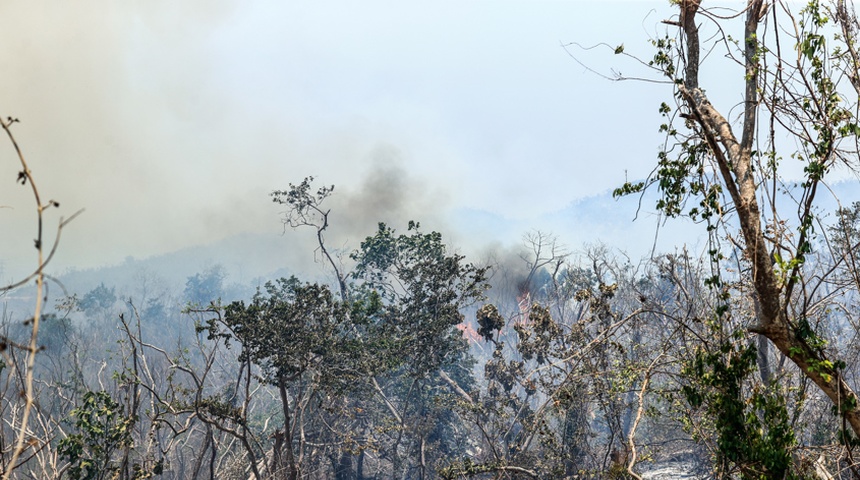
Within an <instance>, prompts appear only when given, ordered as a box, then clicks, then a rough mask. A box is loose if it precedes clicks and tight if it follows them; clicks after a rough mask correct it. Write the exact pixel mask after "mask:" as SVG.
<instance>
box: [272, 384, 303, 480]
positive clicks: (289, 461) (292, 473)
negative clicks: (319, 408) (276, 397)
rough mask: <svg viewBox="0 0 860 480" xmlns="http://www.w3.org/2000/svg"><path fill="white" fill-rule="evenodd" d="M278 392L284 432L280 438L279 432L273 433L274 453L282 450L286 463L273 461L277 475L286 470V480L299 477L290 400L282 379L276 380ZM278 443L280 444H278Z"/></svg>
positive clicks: (277, 454) (276, 454)
mask: <svg viewBox="0 0 860 480" xmlns="http://www.w3.org/2000/svg"><path fill="white" fill-rule="evenodd" d="M278 393H280V395H281V407H282V408H283V412H284V432H283V437H280V438H279V437H278V435H279V433H276V434H275V435H276V437H275V448H274V455H275V456H276V458H277V457H278V456H280V455H281V452H283V453H284V457H285V459H286V465H282V461H275V462H273V463H274V465H275V470H276V471H278V472H279V473H278V474H277V475H278V476H280V475H281V473H280V472H282V471H284V470H286V475H285V476H284V478H286V479H287V480H296V479H297V478H298V477H299V471H298V468H297V467H296V458H295V455H293V430H292V428H291V425H290V423H291V420H290V417H291V416H290V401H289V398H288V397H287V385H286V383H285V382H284V381H283V379H279V380H278ZM279 443H280V444H281V445H279ZM279 447H280V448H279Z"/></svg>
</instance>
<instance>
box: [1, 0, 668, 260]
mask: <svg viewBox="0 0 860 480" xmlns="http://www.w3.org/2000/svg"><path fill="white" fill-rule="evenodd" d="M652 9H656V10H652ZM670 14H671V11H670V9H669V2H668V1H659V2H647V1H636V2H633V1H631V2H613V1H591V2H587V1H572V0H568V1H555V2H551V1H501V0H493V1H489V0H485V1H477V0H472V1H470V0H458V1H433V2H408V1H402V0H400V1H387V2H384V1H375V0H372V1H361V2H357V1H352V0H350V1H346V0H344V1H327V0H316V1H313V2H298V1H242V2H239V1H232V0H216V1H213V0H206V1H202V0H199V1H198V0H194V1H192V0H183V1H181V2H177V1H174V0H163V1H154V0H147V1H134V0H128V1H122V2H116V1H106V0H82V1H77V2H56V1H42V0H36V1H28V2H3V3H2V4H0V29H2V31H3V32H4V42H3V47H2V48H0V65H2V72H3V75H2V77H0V115H2V116H3V117H6V116H10V115H11V116H14V117H17V118H19V119H20V120H21V123H20V124H16V125H15V127H14V132H15V134H16V136H17V138H18V140H19V142H20V144H21V146H22V148H23V150H24V152H25V155H26V157H27V159H28V161H29V162H30V166H31V170H32V171H33V174H34V176H35V178H36V180H37V181H38V186H39V188H40V189H41V192H42V195H43V196H44V197H46V198H54V199H56V200H58V201H60V203H61V209H60V210H59V211H49V212H48V213H49V215H47V221H48V223H49V224H50V225H54V224H56V222H57V220H58V215H59V214H62V215H69V214H71V213H73V212H74V211H76V210H78V209H80V208H86V212H85V213H84V214H83V215H82V216H81V217H80V218H79V219H77V220H76V221H75V222H74V223H73V224H71V225H69V227H68V229H67V230H66V231H65V232H64V240H63V244H62V246H61V253H60V257H59V259H58V262H57V265H58V266H69V265H78V266H83V267H87V266H95V265H102V264H109V263H116V262H119V261H121V260H122V259H123V258H124V257H125V256H127V255H134V256H137V257H144V256H147V255H152V254H158V253H163V252H168V251H172V250H176V249H178V248H181V247H186V246H191V245H197V244H204V243H208V242H211V241H214V240H218V239H221V238H224V237H226V236H230V235H233V234H236V233H240V232H265V231H271V232H280V228H281V227H280V225H279V223H278V219H277V212H278V208H277V206H274V205H271V204H270V200H269V198H268V194H269V192H271V191H272V190H274V189H279V188H286V186H287V184H288V183H289V182H293V183H297V182H299V181H301V179H302V178H303V177H305V176H307V175H314V176H316V177H317V178H318V179H319V180H320V181H321V182H322V183H326V184H336V185H337V190H336V191H337V192H338V193H339V194H340V195H341V197H340V203H339V204H338V205H340V206H341V208H343V209H345V211H346V212H349V215H343V216H345V217H346V216H351V215H353V214H355V215H360V216H361V218H366V219H367V220H368V221H370V222H373V221H375V218H374V217H375V215H374V212H373V210H374V209H375V208H379V209H381V210H386V211H395V210H396V211H397V212H400V213H403V212H406V213H403V215H408V216H409V217H414V218H416V219H418V220H423V219H430V220H431V221H434V222H438V223H439V224H444V223H445V222H448V221H449V220H448V219H450V218H452V217H457V215H459V216H460V217H461V218H463V212H471V213H469V214H468V215H466V216H465V218H471V217H470V215H474V214H475V212H477V213H479V214H487V215H490V216H497V217H498V218H501V219H505V220H510V221H511V222H516V224H517V225H530V222H531V221H532V220H534V221H535V222H538V219H541V218H549V217H551V216H552V215H553V214H554V212H559V211H561V210H563V209H565V208H566V207H569V206H570V205H572V204H575V203H576V202H578V201H581V199H583V198H585V197H589V196H593V195H596V194H601V193H605V192H606V191H607V190H608V189H611V188H613V187H615V186H617V185H619V184H620V183H621V182H623V181H624V180H625V177H629V178H631V179H636V178H641V177H644V176H645V175H646V174H647V173H648V171H650V169H651V168H652V167H653V164H654V159H655V154H656V151H657V148H658V146H659V144H660V141H661V138H660V135H659V134H658V133H657V125H658V124H659V116H658V114H657V108H658V106H659V105H660V102H662V101H664V100H669V99H670V98H671V92H670V90H669V88H668V87H666V86H659V85H653V84H648V83H642V82H610V81H607V80H604V79H602V78H600V77H598V76H597V75H594V74H592V73H589V72H587V71H586V70H585V69H584V68H583V66H581V65H580V64H578V63H577V62H576V61H574V60H573V59H572V58H571V57H570V56H569V54H568V52H570V53H573V54H575V55H576V56H577V57H578V58H579V59H580V60H582V61H583V62H585V63H586V64H588V65H589V66H592V67H594V68H595V69H596V70H599V71H601V72H604V73H606V74H609V73H610V71H611V69H615V70H619V71H621V72H622V73H625V74H646V73H647V72H645V71H644V70H643V69H642V68H641V67H638V66H637V65H636V64H635V62H633V61H631V60H630V59H627V58H624V57H623V56H616V55H613V54H612V50H611V48H601V49H596V50H591V51H584V50H582V49H579V48H577V47H568V49H567V50H566V49H565V48H562V46H561V45H562V44H567V43H570V42H579V43H581V44H583V45H592V44H596V43H599V42H606V43H607V44H609V45H610V46H612V47H614V46H615V45H618V44H621V43H623V44H624V45H625V51H627V52H633V53H638V54H640V55H641V56H642V57H648V56H649V55H651V54H653V52H652V51H651V49H650V46H649V45H648V39H649V37H650V36H654V35H655V33H660V32H663V31H664V30H665V26H663V25H661V24H660V20H662V19H663V18H668V16H669V15H670ZM18 169H19V166H18V164H17V163H16V162H15V157H14V156H13V153H12V150H11V148H9V146H8V144H7V143H6V142H5V141H0V181H2V183H0V206H4V207H10V208H0V229H2V230H0V231H2V235H0V252H2V254H0V258H2V260H3V266H4V268H5V272H6V274H8V272H12V271H16V270H15V269H17V268H19V267H20V266H21V265H22V262H25V261H26V262H31V261H32V260H30V258H31V255H33V254H34V252H33V249H32V238H33V236H34V221H33V215H32V208H31V203H32V201H31V200H30V198H29V197H27V193H28V191H27V190H26V189H24V188H22V187H21V186H20V185H17V186H16V185H15V184H14V179H15V175H16V172H17V170H18ZM632 205H633V204H631V203H630V202H628V203H626V204H624V205H623V206H621V207H619V216H620V217H623V218H625V219H632V216H633V212H632V211H631V206H632ZM350 208H352V210H350ZM458 212H459V213H458ZM371 225H372V223H371ZM536 226H539V225H536ZM51 230H52V229H49V231H51ZM51 235H52V233H51ZM604 240H606V241H611V240H612V239H611V238H607V239H604Z"/></svg>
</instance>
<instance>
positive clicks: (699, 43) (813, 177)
mask: <svg viewBox="0 0 860 480" xmlns="http://www.w3.org/2000/svg"><path fill="white" fill-rule="evenodd" d="M672 3H673V5H674V8H676V9H677V10H676V12H677V13H676V14H674V15H673V16H672V17H671V18H668V19H666V20H663V22H662V23H663V24H665V25H666V34H665V36H662V37H658V38H654V39H653V40H652V43H653V45H654V47H655V49H656V53H655V54H654V56H653V58H650V59H648V60H646V61H645V63H646V64H647V65H648V66H649V67H650V68H653V69H654V70H655V71H657V72H658V73H659V75H661V76H662V78H663V79H664V80H665V82H666V84H667V85H669V86H670V88H671V89H672V93H673V102H667V103H663V104H662V105H661V107H660V113H661V114H662V115H663V117H664V118H665V121H664V123H663V124H662V125H661V126H660V130H661V131H662V132H665V133H666V136H667V140H666V143H665V146H664V148H663V149H662V150H661V151H660V152H659V155H658V162H657V165H656V167H655V169H654V170H653V171H652V173H651V175H650V176H649V177H648V179H647V180H646V181H644V182H640V183H626V184H624V185H623V186H622V187H621V188H619V189H617V190H616V194H617V195H623V194H631V193H637V192H642V191H643V190H645V189H647V188H649V187H653V188H656V189H657V190H658V191H659V194H660V195H659V200H658V202H657V208H658V209H659V210H660V211H661V212H662V213H663V214H665V215H667V216H673V217H676V216H687V217H690V218H692V219H694V220H696V221H699V222H702V223H704V224H706V225H707V231H708V232H709V234H710V237H711V241H712V245H713V248H711V250H710V252H709V254H710V256H711V260H712V262H713V264H714V265H715V272H716V273H715V276H714V278H712V279H711V280H710V283H711V285H713V286H714V288H716V289H717V290H718V291H721V292H722V293H723V294H724V298H725V300H726V304H725V305H724V306H722V307H718V309H717V310H718V311H717V314H718V316H720V315H724V314H726V313H727V312H729V310H730V308H731V305H730V303H731V302H730V301H729V299H730V295H734V294H735V293H736V292H737V290H736V291H735V292H729V289H730V288H729V287H728V286H727V285H726V283H727V282H726V281H725V274H724V272H725V270H724V268H721V266H722V265H724V264H725V261H726V258H727V257H728V256H729V255H734V256H735V259H736V263H737V264H739V265H741V268H740V269H739V273H738V275H737V276H738V277H739V278H734V279H732V280H731V281H732V282H735V280H738V279H739V280H741V281H745V282H746V283H747V285H749V289H748V295H749V298H751V300H752V304H753V305H754V308H753V309H752V312H751V313H749V314H747V313H744V315H748V321H747V327H746V329H747V331H748V332H749V333H750V334H757V335H759V336H760V338H761V339H762V342H761V343H760V345H759V350H760V351H761V350H766V349H767V348H769V345H773V346H774V347H776V349H777V350H778V351H779V352H780V353H781V355H783V356H784V358H786V359H789V360H790V361H791V362H793V363H794V364H795V365H796V366H797V367H798V370H799V372H800V373H801V375H803V376H805V377H806V378H807V379H808V380H810V381H812V382H814V384H815V385H816V386H817V387H818V388H819V389H820V390H821V392H823V393H824V394H825V395H826V396H827V397H828V398H829V399H830V401H832V403H833V405H834V407H835V411H836V412H837V413H838V415H840V416H841V418H842V419H843V421H844V426H845V430H846V431H845V433H846V434H848V433H850V432H853V436H854V437H858V436H860V409H858V402H857V394H856V393H855V391H854V388H853V387H852V385H855V382H854V380H853V379H851V378H847V376H846V375H845V370H844V368H843V367H844V365H845V363H844V361H843V359H840V358H839V357H838V355H839V352H838V351H834V349H833V348H828V345H830V346H831V347H832V345H833V344H832V342H830V340H832V339H828V338H826V334H825V333H824V330H823V329H821V328H816V325H815V324H814V322H813V321H812V315H813V314H814V313H815V312H813V310H812V309H813V307H814V305H815V303H816V302H815V300H816V298H817V297H816V295H818V294H819V293H820V292H821V289H822V288H823V287H822V285H824V284H825V282H826V281H827V275H826V272H825V274H824V275H811V274H810V265H809V264H810V263H811V260H812V259H813V256H814V255H815V254H816V252H815V251H814V250H815V248H816V247H817V246H818V245H821V242H820V241H819V240H820V238H819V237H818V236H817V235H820V234H821V233H822V231H823V230H825V228H823V225H822V223H823V220H822V218H821V215H820V210H818V205H820V203H821V197H822V196H823V195H824V194H827V192H828V184H827V181H828V180H829V179H830V178H831V176H832V174H833V172H834V171H838V170H839V169H846V168H847V169H853V168H856V165H857V162H856V160H857V152H858V135H860V126H858V123H860V120H858V101H857V98H858V93H860V77H858V66H860V57H858V52H857V45H856V42H857V38H858V37H857V32H858V21H857V18H856V16H855V15H854V12H853V8H852V7H851V6H850V5H846V2H845V1H844V0H834V1H829V2H824V1H819V0H812V1H810V2H808V4H806V5H804V6H802V8H798V6H797V4H792V3H790V2H783V1H772V2H767V1H765V0H749V1H747V2H746V4H745V8H743V9H742V10H740V11H730V10H728V9H726V8H725V6H724V5H723V6H721V5H709V4H708V3H709V2H702V1H701V0H677V1H673V2H672ZM738 35H741V36H739V37H738ZM615 53H620V54H624V51H623V48H622V47H619V48H617V49H615ZM710 63H713V64H714V66H716V67H718V69H717V70H706V69H705V67H706V66H709V64H710ZM714 71H718V72H720V73H719V76H715V75H713V74H709V73H707V72H714ZM733 81H734V82H736V84H737V86H738V88H740V89H742V90H743V95H742V100H741V101H740V102H738V103H737V104H721V103H720V101H719V100H717V95H715V94H714V92H720V91H721V90H724V89H725V86H726V85H727V84H731V82H733ZM712 97H713V98H712ZM799 166H802V173H800V171H801V169H800V168H798V167H799ZM798 177H800V178H798ZM727 252H731V254H728V253H727ZM839 260H840V259H838V258H837V259H836V261H837V262H838V261H839ZM721 271H722V272H723V273H722V274H720V272H721ZM765 339H766V340H765ZM762 358H763V359H764V360H763V361H762V362H760V363H759V367H760V369H761V370H762V378H764V379H769V378H771V377H770V376H769V375H768V374H769V369H770V366H769V365H768V364H767V361H766V356H763V357H762ZM849 430H850V431H849Z"/></svg>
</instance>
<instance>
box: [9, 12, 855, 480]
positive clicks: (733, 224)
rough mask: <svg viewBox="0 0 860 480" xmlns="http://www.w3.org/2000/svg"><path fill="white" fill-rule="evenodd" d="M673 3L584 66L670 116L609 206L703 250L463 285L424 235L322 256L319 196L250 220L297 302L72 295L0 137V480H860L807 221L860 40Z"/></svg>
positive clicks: (837, 295)
mask: <svg viewBox="0 0 860 480" xmlns="http://www.w3.org/2000/svg"><path fill="white" fill-rule="evenodd" d="M671 3H672V5H673V6H674V8H675V15H673V16H672V17H671V18H666V19H660V21H658V23H659V28H660V29H661V30H659V32H660V33H659V34H658V35H655V36H653V37H652V38H651V39H650V40H649V46H650V50H649V51H650V52H651V53H650V54H649V56H648V57H640V56H638V55H637V54H633V53H629V52H628V50H629V47H625V46H624V45H617V46H615V45H613V46H610V45H608V44H600V45H598V46H597V47H596V48H603V49H604V50H605V51H606V53H607V54H608V55H614V56H616V57H613V58H619V59H621V60H627V61H632V62H634V63H635V64H636V65H637V66H638V67H639V68H640V69H641V70H642V72H643V73H642V75H636V76H631V77H627V76H623V75H622V74H620V73H613V74H611V75H609V76H607V79H608V80H617V81H621V80H629V81H646V82H653V83H656V84H659V85H660V86H661V87H662V88H663V93H664V98H662V99H656V100H655V110H657V111H658V112H659V114H660V116H661V118H662V120H661V122H662V123H661V124H659V125H655V126H654V128H656V129H658V130H659V131H660V132H661V133H662V134H664V135H665V142H664V143H663V145H662V146H661V147H660V149H659V150H658V151H657V152H656V161H655V162H654V165H655V166H654V169H653V171H652V173H651V174H650V175H649V176H648V177H647V178H645V179H643V180H634V181H628V182H625V183H623V184H621V185H619V186H618V188H617V189H615V191H614V193H613V195H614V196H616V197H627V196H632V197H634V198H636V197H637V196H638V198H639V200H640V206H639V208H640V209H647V210H649V211H657V212H659V214H660V221H661V222H667V221H668V222H686V224H687V225H689V227H690V228H694V229H699V230H700V231H701V232H702V235H703V238H705V239H706V240H705V242H706V245H707V247H706V248H704V249H700V250H701V251H699V250H694V249H692V248H690V247H688V246H685V245H678V246H677V247H676V248H675V249H674V250H672V251H668V252H657V251H655V252H653V253H652V254H651V255H650V256H648V257H646V258H643V259H641V260H639V259H634V258H631V257H630V256H628V255H626V254H625V253H624V252H622V251H619V250H617V249H615V248H613V246H612V244H611V239H607V243H606V244H604V245H585V246H570V245H567V244H566V243H565V242H564V239H561V238H557V237H556V236H555V235H553V234H551V233H548V232H541V231H531V232H528V233H526V234H525V235H524V237H523V242H522V245H520V246H519V248H517V249H513V250H511V251H510V252H501V253H499V252H496V253H497V254H496V255H485V256H483V257H480V258H467V257H466V256H465V255H463V254H461V253H460V250H458V248H457V246H456V245H452V244H449V243H447V239H446V237H444V236H443V235H442V234H441V233H439V232H437V231H433V230H432V229H426V228H425V227H424V226H422V224H421V219H420V218H416V219H413V220H411V221H408V222H405V224H403V225H394V224H386V223H379V224H378V226H377V228H376V229H375V230H371V231H368V232H366V234H365V235H364V239H363V240H361V241H358V242H356V243H354V244H348V245H340V244H338V245H332V244H331V243H329V242H328V241H327V236H328V235H329V234H330V233H331V232H332V231H333V230H335V229H336V228H337V225H336V224H335V223H334V222H333V218H334V217H333V216H332V210H331V208H332V207H331V205H332V199H333V198H336V196H337V195H338V190H337V189H336V188H335V186H332V185H329V184H326V183H324V181H325V178H324V177H325V176H324V173H322V174H320V175H319V178H313V177H307V178H304V179H294V180H293V182H294V183H290V181H289V179H287V180H286V181H285V185H286V186H285V187H282V188H283V189H279V190H274V191H272V192H271V195H270V198H269V200H270V201H273V202H274V203H275V204H277V205H278V206H279V208H280V210H281V214H280V215H281V216H280V218H272V221H273V222H277V221H279V220H280V221H281V222H282V223H283V226H284V231H285V235H291V236H292V235H295V236H303V237H305V238H310V239H312V243H313V246H312V247H311V248H312V250H313V255H314V257H315V259H316V261H317V266H318V269H319V271H318V273H316V274H314V273H303V274H297V275H290V274H287V275H284V276H282V277H279V278H271V279H265V280H263V281H257V282H254V283H253V284H242V285H240V284H236V283H233V284H229V283H228V281H229V279H228V277H227V275H226V273H225V270H224V268H223V267H221V266H220V265H217V264H216V265H213V266H211V267H210V268H207V269H204V270H202V271H200V272H197V273H195V274H193V275H190V276H188V277H187V278H186V279H185V282H184V286H183V288H182V289H181V291H177V290H171V289H169V288H166V287H165V286H164V284H162V283H160V282H158V281H157V280H156V279H154V278H153V277H151V276H147V275H146V274H140V275H139V276H137V277H135V280H134V285H133V288H122V287H121V288H118V286H117V285H114V284H112V283H110V282H101V283H100V284H99V285H98V286H96V287H95V288H91V289H89V290H87V291H86V292H73V291H69V290H68V289H66V286H65V285H64V284H63V282H62V281H61V279H60V278H56V277H54V276H52V275H51V271H50V267H51V259H52V258H53V257H54V255H57V254H59V253H58V252H61V251H62V247H63V241H62V233H63V231H64V230H67V229H71V228H75V226H76V223H75V222H74V220H75V219H76V217H77V216H78V215H79V214H80V212H73V213H72V214H71V215H68V214H67V213H66V215H68V216H66V217H59V216H55V214H56V213H57V212H58V211H59V212H62V208H61V204H60V201H56V200H47V199H46V198H47V197H45V196H44V192H42V191H41V190H40V189H39V188H38V185H39V181H40V179H41V178H43V177H46V176H50V174H51V172H50V169H47V168H40V167H37V166H35V165H31V163H29V162H30V161H31V160H30V159H26V157H25V154H24V152H25V151H26V145H19V144H18V143H17V141H16V137H15V134H14V133H15V132H16V131H18V129H20V128H25V127H24V126H22V125H20V124H19V122H18V119H17V118H14V117H7V118H6V119H5V120H0V126H2V129H3V131H4V133H5V135H6V137H7V140H8V143H9V145H11V151H12V156H8V155H7V160H6V161H9V159H10V158H12V159H14V161H16V162H18V163H19V164H20V173H19V175H18V177H17V179H16V181H17V184H18V185H17V187H18V188H26V189H28V190H29V191H31V192H32V198H33V204H32V207H31V208H32V211H33V217H34V232H35V233H34V247H35V251H36V254H37V255H36V258H35V261H34V266H33V271H32V274H30V275H28V276H26V277H24V278H21V279H18V280H16V281H15V282H13V283H11V284H9V285H7V286H4V287H2V290H0V295H2V296H3V297H0V299H5V301H6V303H5V304H6V305H7V306H8V305H9V304H11V303H13V302H12V300H13V299H14V301H15V302H18V303H15V305H16V309H13V310H9V309H5V310H4V313H3V322H2V332H0V354H2V357H3V362H2V363H0V373H2V374H3V375H2V376H0V418H2V424H0V429H2V430H0V472H2V478H3V479H4V480H5V479H9V478H34V479H44V478H55V479H66V478H68V479H75V480H78V479H146V478H166V479H257V480H263V479H289V480H295V479H323V478H326V479H327V478H333V479H343V480H347V479H360V480H366V479H388V478H398V479H424V478H443V479H460V478H487V479H489V478H498V479H503V478H510V479H514V478H516V479H521V478H558V479H585V478H595V479H597V478H615V479H622V478H635V479H640V480H641V479H642V478H654V477H652V476H649V472H651V471H653V470H655V469H656V468H659V467H661V466H666V465H675V466H676V467H675V468H676V469H675V470H674V472H675V474H676V475H680V474H681V470H680V469H679V468H681V467H677V466H678V465H680V466H682V467H683V469H684V470H685V473H688V474H696V475H699V476H701V477H703V478H737V479H744V480H753V479H755V480H758V479H837V478H839V479H847V478H860V458H857V456H858V455H860V451H858V449H857V447H858V445H860V405H858V398H857V393H856V392H857V390H858V388H860V385H858V368H860V335H858V333H860V322H858V309H860V251H858V248H860V201H855V199H841V200H840V199H836V202H837V203H838V205H840V206H839V207H838V208H836V209H835V210H832V211H824V210H822V209H821V208H820V205H821V204H822V203H824V202H823V200H822V197H827V196H831V195H832V190H831V188H830V185H829V184H828V181H829V179H830V175H833V174H834V173H836V172H845V171H848V172H856V169H857V168H858V158H860V157H858V154H860V152H858V151H860V148H858V147H860V143H858V142H860V119H858V117H860V110H858V109H860V101H858V98H860V73H858V72H860V55H858V46H857V40H858V31H860V22H858V19H857V17H856V16H855V13H854V10H853V6H852V5H851V4H849V3H847V2H845V1H844V0H842V1H840V0H832V1H818V0H812V1H810V2H808V3H806V4H803V5H799V4H794V3H788V2H780V1H774V2H766V1H763V0H748V1H747V2H746V3H745V4H744V6H743V8H733V9H727V8H725V7H724V6H714V7H711V6H710V5H709V2H702V1H700V0H680V1H672V2H671ZM735 7H737V5H735ZM565 48H566V49H568V52H569V53H570V54H571V55H572V56H574V58H577V55H578V54H579V52H580V50H578V48H580V47H579V46H578V45H567V46H566V47H565ZM584 49H585V50H591V48H590V47H585V48H584ZM718 57H719V58H718ZM712 62H713V63H714V64H715V65H716V66H717V67H719V68H720V69H723V68H725V70H726V72H729V73H726V72H723V73H720V74H714V73H713V71H711V70H709V69H708V67H709V66H710V65H711V63H712ZM722 82H729V83H731V84H732V85H736V86H737V89H738V90H737V98H740V99H741V100H739V101H737V102H736V103H735V104H727V105H723V104H722V103H721V102H719V101H716V100H713V99H712V98H711V97H709V94H710V92H711V91H713V90H716V89H718V88H723V87H724V85H722ZM711 85H713V87H711ZM709 89H711V90H709ZM632 127H636V128H640V127H639V126H632ZM625 128H631V126H630V125H626V126H625ZM607 134H608V135H609V134H611V135H619V132H618V131H617V129H616V128H615V127H614V126H613V127H612V129H609V128H607ZM649 155H650V154H649ZM649 158H651V157H650V156H649ZM581 161H582V162H583V163H586V162H596V161H599V159H581ZM798 166H799V168H798ZM31 169H32V170H31ZM584 170H586V171H587V168H585V167H584ZM34 172H38V173H34ZM793 172H801V173H799V174H796V173H793ZM276 187H277V186H276ZM646 193H647V194H648V195H646ZM653 198H656V200H653V201H652V199H653ZM59 200H62V199H59ZM0 220H2V219H0ZM639 221H645V220H642V219H640V220H639ZM46 222H55V224H56V225H57V228H56V230H55V231H56V236H55V237H53V238H47V235H46V234H44V231H45V230H46V228H45V224H46ZM482 240H486V239H482ZM273 263H276V262H274V261H273ZM285 268H286V269H287V270H286V271H288V272H289V271H290V269H289V266H286V267H285ZM22 299H24V300H26V302H27V303H26V305H27V307H26V308H28V310H27V311H26V313H25V314H24V315H23V316H22V313H21V312H20V311H19V310H18V309H17V308H18V306H19V305H20V301H21V300H22ZM652 475H653V472H652Z"/></svg>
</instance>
